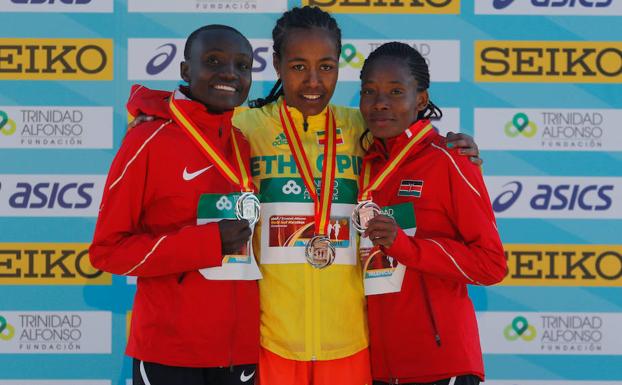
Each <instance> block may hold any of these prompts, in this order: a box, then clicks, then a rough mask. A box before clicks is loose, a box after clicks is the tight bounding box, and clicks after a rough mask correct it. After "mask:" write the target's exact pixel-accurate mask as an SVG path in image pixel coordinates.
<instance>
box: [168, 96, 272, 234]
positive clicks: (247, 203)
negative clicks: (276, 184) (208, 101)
mask: <svg viewBox="0 0 622 385" xmlns="http://www.w3.org/2000/svg"><path fill="white" fill-rule="evenodd" d="M180 99H181V100H184V99H185V100H189V99H187V97H186V96H185V95H183V94H182V93H181V92H180V91H174V92H173V95H172V96H171V98H170V101H169V107H170V109H171V113H172V114H173V119H174V120H175V122H176V123H177V124H178V125H179V126H180V127H182V128H183V130H184V131H185V132H186V134H188V136H189V137H190V139H192V141H193V142H194V143H195V144H196V145H197V146H198V147H199V149H200V150H201V152H203V154H205V156H207V158H208V159H209V160H210V161H211V162H212V163H213V164H214V166H215V167H216V169H217V170H218V171H219V172H220V173H221V174H222V176H224V177H225V178H226V179H227V180H228V181H229V182H231V183H233V184H236V185H238V186H240V191H241V192H242V194H241V195H240V196H239V197H238V199H237V202H236V205H235V215H236V217H237V218H238V219H246V220H247V221H248V224H249V225H250V226H251V227H252V226H253V225H255V223H257V221H258V220H259V214H260V208H259V199H258V198H257V196H256V195H255V191H256V189H255V186H254V185H253V182H252V180H251V177H250V173H249V171H248V169H247V168H246V165H245V163H244V159H243V158H242V154H241V153H240V145H239V143H238V139H237V138H236V134H235V132H231V146H232V149H233V154H234V155H235V161H236V164H237V168H234V167H233V166H232V165H231V163H229V161H228V160H227V158H226V157H225V156H224V155H223V153H222V151H220V149H219V148H218V147H217V146H216V145H215V144H214V143H213V142H212V141H211V140H210V139H209V138H208V137H207V136H205V135H204V134H203V133H202V132H201V130H200V129H199V127H198V126H197V124H196V123H195V122H194V121H193V120H192V119H191V118H190V116H189V115H188V114H187V113H186V111H185V110H184V107H183V103H180Z"/></svg>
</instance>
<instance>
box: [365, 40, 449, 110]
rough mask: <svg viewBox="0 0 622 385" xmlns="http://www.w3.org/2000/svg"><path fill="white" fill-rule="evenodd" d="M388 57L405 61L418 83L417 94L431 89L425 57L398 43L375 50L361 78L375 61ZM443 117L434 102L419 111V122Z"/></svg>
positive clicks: (370, 55) (368, 59)
mask: <svg viewBox="0 0 622 385" xmlns="http://www.w3.org/2000/svg"><path fill="white" fill-rule="evenodd" d="M387 56H388V57H394V58H397V59H401V60H404V62H405V63H406V65H408V69H409V70H410V74H411V75H412V76H413V77H414V78H415V80H416V81H417V92H421V91H425V90H427V89H428V88H430V70H429V69H428V63H426V61H425V59H424V58H423V56H421V54H420V53H419V51H417V50H416V49H414V48H413V47H411V46H409V45H408V44H404V43H400V42H397V41H393V42H390V43H385V44H383V45H381V46H380V47H378V48H376V50H374V51H373V52H372V53H370V54H369V56H368V57H367V59H365V63H364V64H363V69H361V76H360V78H361V79H363V77H364V76H365V73H366V71H368V70H369V67H370V66H371V65H372V63H373V62H374V61H375V60H377V59H379V58H381V57H387ZM442 117H443V111H441V109H440V108H438V107H437V106H436V104H434V103H432V101H429V102H428V105H427V106H426V107H425V108H424V109H423V110H421V111H419V114H418V115H417V120H419V119H432V120H438V119H440V118H442Z"/></svg>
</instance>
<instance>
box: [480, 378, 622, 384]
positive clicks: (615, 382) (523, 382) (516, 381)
mask: <svg viewBox="0 0 622 385" xmlns="http://www.w3.org/2000/svg"><path fill="white" fill-rule="evenodd" d="M621 384H622V383H621V382H620V381H591V380H590V381H568V380H489V379H486V385H621Z"/></svg>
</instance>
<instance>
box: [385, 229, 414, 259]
mask: <svg viewBox="0 0 622 385" xmlns="http://www.w3.org/2000/svg"><path fill="white" fill-rule="evenodd" d="M410 242H411V241H410V237H409V236H408V235H406V233H405V232H404V230H402V229H401V228H398V229H397V236H396V237H395V241H393V244H392V245H391V247H382V251H383V252H384V253H385V254H387V255H390V256H391V257H394V258H397V260H398V261H399V262H401V263H402V264H404V265H405V264H406V263H405V260H406V259H407V258H408V257H406V255H407V254H408V252H409V250H410V249H411V247H410V246H411V244H410Z"/></svg>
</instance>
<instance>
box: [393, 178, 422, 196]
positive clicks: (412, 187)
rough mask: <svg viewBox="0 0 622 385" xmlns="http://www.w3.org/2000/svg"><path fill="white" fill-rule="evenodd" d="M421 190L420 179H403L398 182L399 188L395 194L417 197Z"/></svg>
mask: <svg viewBox="0 0 622 385" xmlns="http://www.w3.org/2000/svg"><path fill="white" fill-rule="evenodd" d="M422 191H423V181H422V180H406V179H403V180H402V182H401V183H400V189H399V190H398V191H397V195H398V196H401V197H415V198H419V197H420V196H421V192H422Z"/></svg>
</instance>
